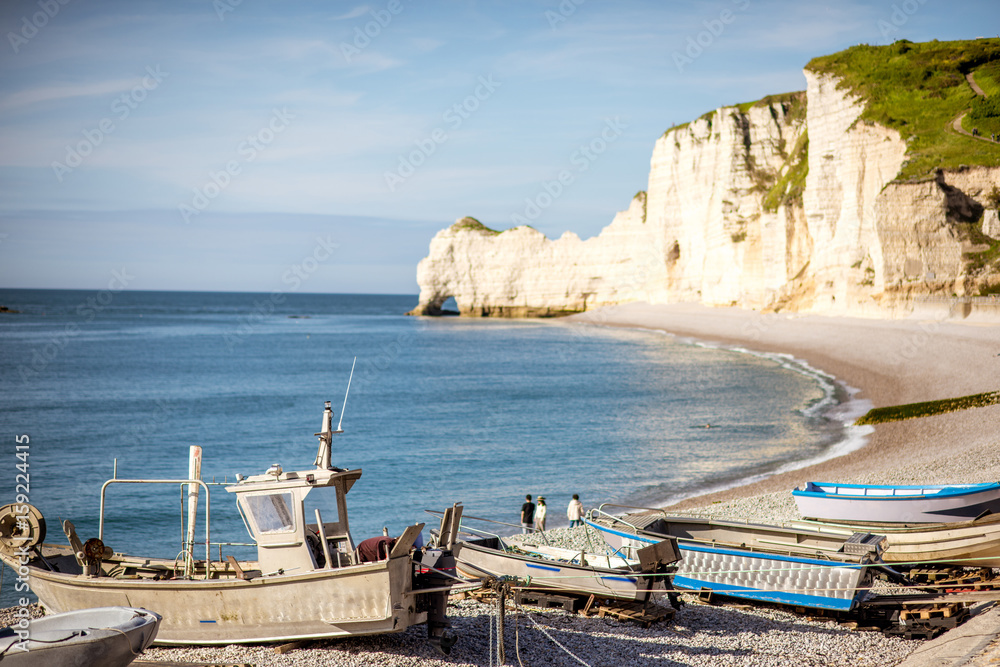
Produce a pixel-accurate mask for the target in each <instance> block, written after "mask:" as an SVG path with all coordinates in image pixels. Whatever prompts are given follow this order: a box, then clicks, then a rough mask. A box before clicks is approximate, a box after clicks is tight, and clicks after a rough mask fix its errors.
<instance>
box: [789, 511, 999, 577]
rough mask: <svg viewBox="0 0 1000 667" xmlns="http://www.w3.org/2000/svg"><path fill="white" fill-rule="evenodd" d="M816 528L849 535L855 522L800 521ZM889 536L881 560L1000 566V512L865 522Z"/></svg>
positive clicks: (870, 527) (898, 563)
mask: <svg viewBox="0 0 1000 667" xmlns="http://www.w3.org/2000/svg"><path fill="white" fill-rule="evenodd" d="M801 523H802V524H804V525H806V526H808V527H809V528H810V529H813V530H822V531H829V532H830V533H832V534H839V535H848V534H849V533H850V532H851V531H853V530H857V527H856V526H853V525H849V524H838V523H832V522H818V521H817V522H801ZM865 528H866V529H867V530H872V531H875V532H878V533H879V534H881V535H885V537H886V546H885V549H884V550H883V551H882V560H883V561H885V562H886V563H888V564H890V565H894V566H899V567H902V566H904V565H924V564H940V565H959V566H963V567H1000V514H994V515H990V516H985V517H983V518H981V519H977V520H975V521H962V522H954V523H938V524H919V525H914V526H906V525H899V524H866V525H865Z"/></svg>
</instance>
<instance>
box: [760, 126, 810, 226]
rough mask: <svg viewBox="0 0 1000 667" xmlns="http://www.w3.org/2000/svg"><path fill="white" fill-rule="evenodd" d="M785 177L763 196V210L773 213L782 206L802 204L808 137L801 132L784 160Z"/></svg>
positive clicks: (807, 161)
mask: <svg viewBox="0 0 1000 667" xmlns="http://www.w3.org/2000/svg"><path fill="white" fill-rule="evenodd" d="M785 166H787V167H788V168H787V169H786V170H785V175H784V176H782V177H781V178H779V179H778V182H777V183H775V184H774V185H773V186H772V187H771V189H770V190H768V192H767V194H766V195H765V196H764V210H765V211H768V212H771V213H773V212H775V211H777V210H778V207H779V206H781V205H782V204H792V203H800V204H801V203H802V193H803V192H804V191H805V189H806V175H807V174H808V173H809V135H808V133H807V132H803V133H802V134H801V135H800V136H799V138H798V140H797V141H796V142H795V147H794V148H792V154H791V155H789V156H788V159H787V160H785Z"/></svg>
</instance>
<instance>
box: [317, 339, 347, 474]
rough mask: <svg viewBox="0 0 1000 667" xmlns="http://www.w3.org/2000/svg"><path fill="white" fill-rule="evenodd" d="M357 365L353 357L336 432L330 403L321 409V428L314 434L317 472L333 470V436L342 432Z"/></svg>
mask: <svg viewBox="0 0 1000 667" xmlns="http://www.w3.org/2000/svg"><path fill="white" fill-rule="evenodd" d="M357 363H358V358H357V357H354V363H352V364H351V377H350V378H348V380H347V391H345V392H344V407H343V408H341V410H340V421H338V422H337V430H336V431H334V430H333V409H332V408H331V407H330V401H327V402H326V405H325V407H324V408H323V426H322V427H321V428H320V432H319V433H315V434H314V435H316V436H318V437H319V451H317V452H316V461H315V462H314V465H315V466H316V468H317V469H318V470H333V469H334V468H333V466H332V465H331V458H332V450H333V434H334V433H343V432H344V431H343V430H342V429H341V428H340V426H341V424H343V423H344V410H346V409H347V395H348V394H349V393H350V392H351V380H353V379H354V365H355V364H357Z"/></svg>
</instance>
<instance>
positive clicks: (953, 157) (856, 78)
mask: <svg viewBox="0 0 1000 667" xmlns="http://www.w3.org/2000/svg"><path fill="white" fill-rule="evenodd" d="M997 62H1000V39H976V40H965V41H958V42H938V41H933V42H924V43H919V44H915V43H912V42H908V41H905V40H901V41H898V42H896V43H895V44H892V45H890V46H868V45H866V44H859V45H858V46H852V47H851V48H849V49H847V50H845V51H841V52H839V53H834V54H832V55H829V56H821V57H819V58H813V59H812V60H810V61H809V64H808V65H806V68H807V69H809V70H811V71H813V72H818V73H827V74H833V75H835V76H837V77H840V78H841V79H842V83H841V86H842V87H846V88H848V89H849V90H851V91H852V92H853V93H854V94H856V95H858V96H859V97H861V98H863V99H864V100H865V103H866V108H865V111H864V112H863V113H862V114H861V119H862V120H866V121H871V122H875V123H878V124H880V125H885V126H886V127H891V128H893V129H895V130H896V131H898V132H899V133H900V135H901V136H902V137H903V139H905V140H906V141H907V145H908V148H907V155H906V157H907V161H906V163H905V164H904V165H903V168H902V170H901V171H900V173H899V176H898V177H899V178H900V179H910V178H923V177H926V176H929V175H931V174H933V173H934V171H935V170H937V169H954V168H957V167H958V166H960V165H989V166H997V165H1000V144H991V143H989V142H985V141H979V140H977V139H973V138H971V137H968V136H964V135H959V134H955V133H954V132H953V131H952V130H951V123H952V121H953V120H954V119H955V118H956V117H958V116H959V115H961V114H963V113H965V112H966V111H969V110H970V109H971V107H972V103H973V101H974V100H975V99H976V97H977V95H976V94H975V93H974V92H973V91H972V88H971V87H970V86H969V84H968V82H967V81H966V79H965V75H966V74H968V73H970V72H975V73H976V74H977V75H979V74H980V71H982V75H981V76H977V78H976V80H977V82H979V81H980V79H983V82H982V83H986V84H987V85H986V86H983V90H984V92H986V93H987V94H988V95H989V94H992V93H993V92H994V91H995V90H996V85H995V81H996V80H995V79H994V76H995V74H994V73H995V72H996V69H995V65H996V63H997ZM982 83H980V85H981V86H982Z"/></svg>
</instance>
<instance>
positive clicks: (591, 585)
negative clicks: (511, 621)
mask: <svg viewBox="0 0 1000 667" xmlns="http://www.w3.org/2000/svg"><path fill="white" fill-rule="evenodd" d="M643 546H646V545H643ZM524 549H525V550H530V547H529V546H525V547H524ZM454 553H455V560H456V562H457V565H458V571H459V573H460V574H463V575H465V576H467V577H482V576H484V575H487V576H492V577H497V578H499V577H502V576H508V577H517V578H518V579H519V580H521V581H526V582H527V583H526V586H529V587H531V588H548V589H552V590H557V591H563V592H567V593H576V594H583V595H589V594H593V595H597V596H600V597H606V598H614V599H617V600H626V601H634V602H645V601H646V600H648V599H649V596H650V591H651V590H654V589H655V590H660V591H665V590H666V587H667V586H669V577H668V576H667V575H657V576H654V577H650V576H646V575H643V574H642V573H641V572H638V571H637V569H638V568H635V570H631V569H627V568H603V567H594V566H591V565H576V564H573V563H567V562H560V561H558V560H555V559H552V558H545V557H541V556H540V555H538V554H535V555H529V554H519V553H507V552H504V551H503V550H501V549H498V548H496V547H492V546H487V545H486V544H485V543H484V544H477V543H476V542H471V541H470V542H459V543H457V544H456V545H455V547H454Z"/></svg>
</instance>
